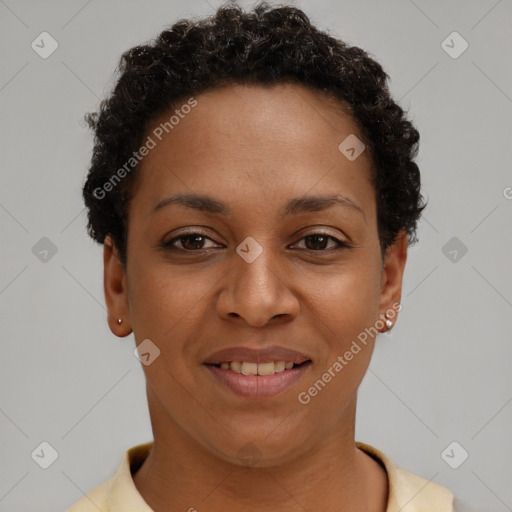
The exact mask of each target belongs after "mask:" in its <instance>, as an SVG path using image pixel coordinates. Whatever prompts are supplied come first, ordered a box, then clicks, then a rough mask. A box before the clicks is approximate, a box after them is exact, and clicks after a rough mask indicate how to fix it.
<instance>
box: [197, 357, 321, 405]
mask: <svg viewBox="0 0 512 512" xmlns="http://www.w3.org/2000/svg"><path fill="white" fill-rule="evenodd" d="M311 365H312V361H311V360H310V359H307V360H305V361H303V362H300V363H295V362H293V361H284V360H279V361H267V362H264V363H255V362H250V361H224V362H221V363H217V364H213V363H204V364H203V366H204V367H205V368H206V369H207V370H208V373H209V374H210V375H211V376H212V377H213V378H214V382H216V383H217V384H220V385H221V388H222V389H224V390H227V391H229V392H233V393H235V394H237V395H239V396H243V397H246V398H255V399H257V398H269V397H272V396H275V395H277V394H279V393H282V392H284V391H287V390H290V389H291V388H293V387H294V386H296V385H297V383H298V382H299V381H300V380H301V379H302V378H303V377H304V375H305V374H306V373H307V372H308V371H309V368H310V366H311Z"/></svg>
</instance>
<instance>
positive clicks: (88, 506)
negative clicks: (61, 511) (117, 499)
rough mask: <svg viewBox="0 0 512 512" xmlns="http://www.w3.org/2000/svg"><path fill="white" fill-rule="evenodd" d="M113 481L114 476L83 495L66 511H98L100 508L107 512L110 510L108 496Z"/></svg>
mask: <svg viewBox="0 0 512 512" xmlns="http://www.w3.org/2000/svg"><path fill="white" fill-rule="evenodd" d="M111 483H112V478H110V479H109V480H107V481H106V482H103V483H102V484H101V485H99V486H98V487H96V488H95V489H94V490H92V491H91V492H89V493H87V494H86V495H84V496H82V498H80V499H79V500H78V501H77V502H76V503H75V504H74V505H72V506H71V507H70V508H68V509H67V510H66V512H98V509H99V510H102V511H104V512H107V511H108V510H110V504H109V502H108V501H109V499H108V497H109V494H110V485H111Z"/></svg>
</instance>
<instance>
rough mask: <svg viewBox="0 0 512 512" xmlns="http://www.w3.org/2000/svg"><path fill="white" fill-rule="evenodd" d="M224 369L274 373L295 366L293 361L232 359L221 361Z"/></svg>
mask: <svg viewBox="0 0 512 512" xmlns="http://www.w3.org/2000/svg"><path fill="white" fill-rule="evenodd" d="M220 367H221V368H222V369H223V370H228V369H229V370H232V371H234V372H236V373H241V374H243V375H274V373H279V372H282V371H284V370H285V369H286V370H291V369H292V368H293V363H292V362H286V361H271V362H269V363H248V362H246V361H231V362H229V363H228V362H225V363H220Z"/></svg>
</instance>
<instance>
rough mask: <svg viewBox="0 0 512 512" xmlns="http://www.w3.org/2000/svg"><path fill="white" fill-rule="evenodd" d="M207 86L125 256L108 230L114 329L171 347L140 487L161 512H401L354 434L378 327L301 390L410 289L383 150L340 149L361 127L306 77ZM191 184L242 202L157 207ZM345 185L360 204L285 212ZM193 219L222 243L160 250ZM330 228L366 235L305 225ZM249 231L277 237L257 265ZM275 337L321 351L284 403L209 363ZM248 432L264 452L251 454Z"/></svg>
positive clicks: (185, 242)
mask: <svg viewBox="0 0 512 512" xmlns="http://www.w3.org/2000/svg"><path fill="white" fill-rule="evenodd" d="M196 99H197V102H198V104H197V106H196V107H195V108H194V109H192V111H191V112H190V113H189V114H188V115H187V116H185V117H184V119H181V120H180V122H179V124H178V125H176V126H175V127H174V129H173V130H172V132H170V134H169V135H168V136H166V137H165V138H164V139H163V140H162V142H159V143H158V145H157V146H156V147H155V148H154V149H152V150H151V151H150V153H149V155H148V156H146V157H145V158H144V160H143V161H142V164H141V167H140V169H139V172H140V174H139V176H138V178H137V182H136V187H135V191H134V196H133V199H132V200H131V202H130V204H129V211H128V219H129V230H128V244H127V267H126V269H125V268H124V267H123V265H122V264H121V262H120V260H119V255H118V252H117V249H116V247H115V244H113V242H112V240H111V239H110V237H107V239H106V240H105V245H104V288H105V297H106V303H107V307H108V314H109V325H110V328H111V330H112V332H113V333H114V334H115V335H117V336H119V337H124V336H127V335H129V334H130V333H131V332H132V331H133V333H134V337H135V340H136V343H137V344H139V343H141V342H142V341H143V340H145V339H150V340H151V341H152V342H153V343H154V344H155V345H157V346H158V348H159V349H160V351H161V352H160V356H159V357H158V358H157V359H155V361H154V362H153V363H152V364H150V365H148V366H143V370H144V372H145V377H146V384H147V386H146V387H147V397H148V405H149V411H150V416H151V422H152V427H153V434H154V447H153V450H152V452H151V454H150V455H149V456H148V458H147V459H146V461H145V462H144V464H143V465H142V466H141V468H140V469H139V470H138V471H137V472H136V474H135V475H134V476H133V478H134V482H135V485H136V487H137V489H138V490H139V492H140V493H141V495H142V497H143V498H144V499H145V501H146V502H147V503H148V504H149V506H150V507H151V508H153V509H154V510H155V512H169V511H184V510H189V509H191V507H195V508H196V509H197V510H198V511H199V512H205V511H219V510H229V511H230V512H242V511H244V512H246V511H247V510H248V509H249V510H273V511H275V512H285V511H286V512H288V511H290V512H291V511H301V512H304V511H305V510H306V511H313V510H322V511H326V512H330V511H333V512H334V511H338V512H339V510H340V504H343V510H344V511H345V512H350V511H353V512H356V511H358V512H360V511H362V510H363V511H371V512H382V511H385V510H386V503H387V495H388V481H387V476H386V472H385V470H384V469H383V468H382V467H381V466H380V464H378V463H377V462H376V461H375V460H374V459H372V458H371V457H369V456H368V455H366V454H365V453H364V452H362V451H361V450H359V449H357V448H356V447H355V442H354V429H355V411H356V401H357V389H358V387H359V385H360V383H361V381H362V379H363V377H364V375H365V373H366V371H367V368H368V365H369V362H370V358H371V354H372V351H373V347H374V343H375V338H369V341H368V344H367V346H366V347H364V348H363V349H362V350H361V352H360V353H358V354H357V355H356V356H354V358H353V359H352V360H351V361H350V362H349V364H347V366H345V367H344V368H343V370H342V371H341V372H340V373H339V374H337V375H336V377H335V378H333V379H332V380H331V382H330V383H329V385H328V386H326V387H325V388H324V389H323V390H322V391H321V392H319V393H318V395H317V396H315V397H314V398H312V400H311V402H310V403H309V404H307V405H303V404H301V403H299V401H298V399H297V395H298V393H299V392H301V391H306V390H307V389H308V388H309V387H310V386H311V385H312V384H313V383H314V382H315V381H317V380H318V379H319V378H320V377H321V376H322V374H323V373H324V372H325V371H326V370H327V368H329V367H330V366H332V364H333V362H334V361H335V360H336V358H337V356H339V355H343V354H344V353H345V352H346V350H348V349H349V347H350V345H351V343H352V341H353V340H355V339H356V338H357V336H358V334H359V333H361V332H362V331H364V329H365V328H367V327H370V326H373V325H375V322H376V321H377V320H379V319H382V318H383V316H384V313H385V312H386V311H388V310H390V309H391V308H392V306H393V304H395V305H396V304H397V303H399V302H400V298H401V290H402V276H403V271H404V266H405V262H406V257H407V237H406V235H405V233H404V232H401V233H400V236H399V238H398V239H397V241H396V242H395V244H394V245H393V246H391V247H390V248H389V250H388V251H387V253H386V254H385V258H384V264H383V262H382V255H381V249H380V245H379V242H378V235H377V212H376V202H375V191H374V188H373V186H372V184H371V182H370V179H369V176H370V164H371V160H370V155H369V154H368V152H367V151H365V152H363V153H362V155H361V156H359V157H358V158H357V159H356V160H355V161H352V162H351V161H349V160H348V159H347V158H346V157H345V156H344V155H342V154H341V153H340V151H339V150H338V145H339V144H340V142H341V141H342V140H344V139H345V138H346V137H347V136H348V135H349V134H356V135H357V136H358V137H359V138H360V139H362V138H363V137H362V135H361V134H360V132H359V130H358V128H357V125H356V124H355V122H354V120H353V119H352V118H351V117H350V115H349V114H347V113H345V112H344V111H343V110H341V109H340V108H336V107H337V104H335V103H334V100H331V99H329V98H327V97H325V96H323V95H321V94H320V93H318V92H315V91H311V90H309V89H306V88H303V87H301V86H299V85H291V84H285V85H279V86H273V87H271V88H263V87H261V86H248V85H235V86H228V87H227V88H222V89H215V90H213V91H209V92H206V93H203V94H200V95H198V96H197V98H196ZM171 114H172V112H171V113H166V114H165V115H162V116H161V117H159V118H158V119H155V120H154V123H153V127H156V126H158V124H159V123H160V122H161V121H164V120H167V119H169V117H170V115H171ZM148 133H151V132H150V131H149V132H148ZM178 192H181V193H191V192H194V193H198V194H199V193H201V194H208V195H210V196H212V197H214V198H215V199H217V200H218V201H221V202H223V203H226V204H227V205H228V206H229V207H230V208H231V210H232V212H231V214H230V215H229V216H227V217H222V216H220V215H216V214H211V213H204V212H200V211H197V210H193V209H190V208H187V207H184V206H181V205H176V204H173V205H168V206H166V207H163V208H161V209H159V210H157V212H154V213H153V212H152V210H153V208H154V207H155V205H156V204H157V203H159V201H161V200H162V199H165V198H166V197H168V196H170V195H171V194H175V193H178ZM333 192H334V193H335V194H340V195H342V196H345V197H349V198H351V199H352V200H353V201H354V202H355V203H357V204H358V205H359V206H360V208H361V209H362V213H361V212H359V211H357V210H356V209H352V208H347V207H344V206H341V205H335V206H332V207H330V208H328V209H325V210H322V211H314V212H305V213H300V214H298V215H293V216H290V217H288V218H285V219H280V214H281V212H282V208H283V206H284V204H285V203H286V202H287V201H288V200H290V199H292V198H296V197H300V196H303V195H304V194H307V195H312V194H315V195H316V194H332V193H333ZM199 226H201V228H202V229H201V228H199ZM187 227H193V228H196V229H192V231H198V230H199V231H203V234H204V236H206V237H207V238H205V239H203V240H199V242H198V241H194V239H192V240H191V239H190V238H189V239H186V238H185V239H183V238H182V239H181V242H180V240H178V241H176V242H175V243H174V246H175V247H176V249H175V250H174V251H172V250H170V249H167V250H163V249H161V248H159V243H161V242H162V241H168V240H171V239H172V238H174V237H177V236H178V235H181V234H182V233H183V231H184V228H187ZM318 231H324V232H327V234H328V235H329V236H333V237H335V238H337V239H339V240H341V241H344V242H347V243H349V244H350V245H351V246H352V248H342V249H341V250H340V251H334V250H333V249H334V248H335V247H336V244H335V243H334V242H333V241H332V239H328V240H329V241H328V242H322V241H321V240H320V241H319V240H318V239H315V238H314V237H313V240H311V239H307V238H304V237H305V236H306V235H311V234H314V233H318ZM249 236H250V237H253V238H254V239H255V240H256V241H257V242H258V244H259V245H260V246H261V247H262V249H263V252H262V253H261V255H260V256H259V257H258V258H257V259H256V260H255V261H254V262H252V263H247V262H246V261H245V260H244V259H242V258H241V257H240V256H239V255H238V254H237V252H236V247H237V246H238V245H239V244H241V242H242V241H244V240H245V239H246V238H247V237H249ZM308 240H309V242H308ZM187 248H188V249H189V252H188V253H186V252H184V251H186V249H187ZM201 248H203V249H206V250H207V251H206V253H203V254H196V253H194V252H193V251H194V250H195V251H198V250H199V249H201ZM180 249H181V252H180ZM315 249H316V250H315ZM117 318H122V319H123V322H122V324H121V325H118V323H117ZM393 321H396V317H395V318H394V320H393ZM384 330H386V328H385V327H384V329H381V331H384ZM271 343H276V344H278V345H283V346H285V347H289V348H292V349H295V350H298V351H300V352H304V353H305V354H307V355H308V356H309V357H310V359H311V360H312V361H313V364H312V365H311V367H310V368H309V370H308V372H307V373H306V374H305V375H304V376H303V378H302V379H301V380H300V381H299V383H298V384H296V385H295V386H294V387H293V388H291V389H289V390H286V391H285V392H282V393H280V394H278V395H276V396H274V397H271V398H259V399H250V398H245V397H241V396H238V395H235V394H234V393H233V392H231V391H230V390H227V389H226V388H224V387H223V386H221V385H220V384H218V383H217V381H216V380H215V379H214V378H213V377H212V376H211V375H210V374H209V372H208V371H207V370H206V369H205V367H204V366H203V365H202V363H203V362H204V360H205V359H206V358H207V357H208V356H209V355H210V354H212V353H213V352H214V351H216V350H218V349H220V348H226V347H230V346H235V345H250V346H254V347H258V346H263V345H268V344H271ZM248 443H252V444H251V445H250V446H253V447H256V449H257V453H258V456H257V457H256V459H257V460H254V461H252V462H247V461H244V459H242V458H241V457H240V455H239V450H241V449H242V447H244V446H246V447H247V446H248Z"/></svg>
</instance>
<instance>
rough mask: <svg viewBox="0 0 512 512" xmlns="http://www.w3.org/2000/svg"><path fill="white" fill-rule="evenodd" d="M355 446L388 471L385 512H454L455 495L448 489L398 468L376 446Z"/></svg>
mask: <svg viewBox="0 0 512 512" xmlns="http://www.w3.org/2000/svg"><path fill="white" fill-rule="evenodd" d="M356 446H357V448H359V449H360V450H363V451H364V452H366V453H367V454H368V455H370V456H372V457H373V458H374V459H376V460H377V461H378V462H380V464H381V465H382V466H383V467H384V468H385V470H386V473H387V476H388V491H389V493H388V506H387V510H386V512H398V511H401V512H432V511H435V512H453V493H452V492H451V491H450V490H449V489H447V488H446V487H443V486H442V485H439V484H437V483H435V482H432V480H427V479H425V478H423V477H421V476H419V475H416V474H414V473H411V472H410V471H407V470H405V469H402V468H399V467H397V466H395V465H394V464H393V463H392V462H391V460H390V459H389V458H388V457H387V456H386V455H385V454H384V453H383V452H381V451H380V450H377V449H376V448H374V447H373V446H370V445H368V444H365V443H359V442H358V443H356Z"/></svg>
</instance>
